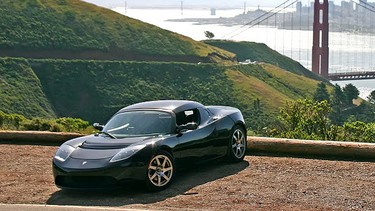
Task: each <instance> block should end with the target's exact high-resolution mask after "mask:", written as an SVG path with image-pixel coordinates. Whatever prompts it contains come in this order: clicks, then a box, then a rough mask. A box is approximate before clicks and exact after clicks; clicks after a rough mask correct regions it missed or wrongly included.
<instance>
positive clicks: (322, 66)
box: [226, 0, 375, 81]
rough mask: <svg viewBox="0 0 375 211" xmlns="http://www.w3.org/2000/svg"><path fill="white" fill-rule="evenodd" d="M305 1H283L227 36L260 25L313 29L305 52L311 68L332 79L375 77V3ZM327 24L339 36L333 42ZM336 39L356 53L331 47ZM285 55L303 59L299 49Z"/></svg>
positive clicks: (323, 0) (228, 36)
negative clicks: (308, 46) (308, 51)
mask: <svg viewBox="0 0 375 211" xmlns="http://www.w3.org/2000/svg"><path fill="white" fill-rule="evenodd" d="M305 2H307V6H305V7H304V6H303V5H302V2H301V0H287V1H284V2H283V3H281V4H280V5H278V6H276V7H275V8H273V9H271V10H269V11H265V12H264V13H262V14H260V15H259V16H258V17H256V18H254V19H252V20H251V21H249V22H247V23H245V24H243V25H241V26H240V27H239V28H237V29H236V30H234V31H232V32H230V33H229V34H227V35H226V37H227V38H233V37H235V36H237V35H239V34H241V33H243V32H244V31H246V30H248V29H250V28H253V27H256V26H260V25H265V26H267V27H268V26H274V27H275V28H282V29H291V30H312V45H311V46H312V48H311V54H309V53H307V56H310V58H308V59H306V58H305V59H304V60H305V61H306V60H309V61H310V65H311V70H312V71H313V72H314V73H316V74H319V75H320V76H322V77H324V78H327V79H330V80H334V81H336V80H361V79H375V68H374V65H375V62H373V58H375V57H374V55H373V54H374V53H375V49H374V47H371V46H370V45H369V44H370V43H371V44H374V42H375V41H374V40H375V38H374V36H373V34H374V32H375V24H374V22H375V21H374V20H375V19H374V18H375V4H371V3H367V0H351V1H350V2H346V1H342V2H341V6H336V5H335V4H334V3H333V2H332V1H328V0H306V1H305ZM330 28H332V33H336V34H334V36H335V37H336V38H337V37H339V39H338V40H339V41H337V40H336V41H335V42H336V43H334V42H331V41H330V40H329V38H330V34H331V32H330ZM294 39H295V40H294ZM298 40H299V37H298V36H297V37H293V35H292V37H291V45H293V44H294V45H295V44H296V43H297V42H300V41H298ZM283 41H284V35H283ZM337 42H340V44H341V46H346V47H347V48H351V47H354V48H356V49H355V50H354V52H355V53H354V54H349V53H348V51H349V50H348V49H342V47H341V49H339V50H337V49H335V50H334V51H332V50H331V51H330V44H332V45H335V44H337ZM285 48H286V46H285V45H284V43H283V47H282V52H281V53H283V54H284V55H287V53H286V52H284V50H285ZM279 51H280V50H279ZM287 56H290V57H292V58H293V59H295V60H297V61H301V60H303V59H301V50H299V54H298V56H295V55H294V54H293V51H292V50H290V55H287ZM308 63H309V62H307V64H308ZM330 63H331V65H330ZM305 66H306V65H305ZM307 68H310V67H307Z"/></svg>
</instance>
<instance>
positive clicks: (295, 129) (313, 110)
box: [279, 99, 331, 140]
mask: <svg viewBox="0 0 375 211" xmlns="http://www.w3.org/2000/svg"><path fill="white" fill-rule="evenodd" d="M330 111H331V107H330V106H329V104H328V102H327V101H325V100H324V101H321V102H313V101H311V100H307V99H304V100H297V101H295V102H294V101H292V102H287V104H286V105H285V106H284V107H283V108H281V109H280V115H279V118H280V120H281V123H282V124H283V125H284V127H283V129H282V130H281V131H279V133H280V136H282V137H285V138H298V139H322V140H326V139H329V138H331V137H330V136H331V134H330V129H331V125H330V121H329V118H328V115H329V113H330Z"/></svg>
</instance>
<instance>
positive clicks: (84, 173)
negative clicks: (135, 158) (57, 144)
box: [52, 159, 147, 189]
mask: <svg viewBox="0 0 375 211" xmlns="http://www.w3.org/2000/svg"><path fill="white" fill-rule="evenodd" d="M84 162H85V160H73V159H72V160H70V161H69V163H70V164H71V163H74V165H70V166H69V167H68V165H69V164H68V165H66V164H65V163H61V162H59V161H56V160H54V161H53V164H52V169H53V175H54V179H55V184H56V186H57V187H60V188H69V189H75V188H78V189H88V188H116V187H119V186H121V185H123V184H124V183H126V182H128V181H133V180H144V179H145V177H146V171H147V164H146V163H145V162H132V161H124V162H119V163H117V164H110V163H109V162H108V161H103V160H98V161H97V162H98V163H106V162H108V165H107V166H105V165H100V167H98V168H95V167H92V168H87V167H82V168H78V167H77V166H76V163H81V164H83V163H84ZM86 162H87V161H86ZM89 162H93V161H89ZM94 162H95V161H94ZM71 166H74V168H71Z"/></svg>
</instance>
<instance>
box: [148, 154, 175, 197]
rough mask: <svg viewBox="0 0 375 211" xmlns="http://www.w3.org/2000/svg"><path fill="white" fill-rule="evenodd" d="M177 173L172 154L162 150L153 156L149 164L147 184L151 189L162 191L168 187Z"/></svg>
mask: <svg viewBox="0 0 375 211" xmlns="http://www.w3.org/2000/svg"><path fill="white" fill-rule="evenodd" d="M174 173H175V164H174V159H173V157H172V155H170V154H169V153H168V152H166V151H161V152H159V153H157V154H156V155H155V156H153V157H152V158H151V160H150V162H149V164H148V168H147V177H146V184H147V187H148V189H149V190H151V191H161V190H164V189H165V188H167V187H168V186H169V185H170V184H171V182H172V180H173V178H174Z"/></svg>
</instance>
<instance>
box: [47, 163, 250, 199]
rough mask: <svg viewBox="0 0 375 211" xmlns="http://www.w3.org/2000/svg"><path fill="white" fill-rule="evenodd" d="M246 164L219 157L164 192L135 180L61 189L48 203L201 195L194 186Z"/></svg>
mask: <svg viewBox="0 0 375 211" xmlns="http://www.w3.org/2000/svg"><path fill="white" fill-rule="evenodd" d="M223 163H224V164H223ZM247 167H249V162H248V161H242V162H239V163H235V164H229V163H225V161H222V160H218V161H214V162H210V163H206V164H199V165H198V166H194V167H189V168H186V169H183V170H180V171H178V172H177V174H176V177H175V180H174V181H173V184H172V185H171V186H170V187H169V188H167V189H166V190H164V191H161V192H157V193H151V192H148V191H147V190H146V188H145V187H144V186H143V185H142V183H132V184H129V186H126V187H123V188H121V189H115V190H85V191H83V190H80V191H78V190H74V191H73V190H60V191H57V192H55V193H53V194H52V195H51V197H50V198H49V199H48V200H47V204H50V205H76V206H125V205H132V204H151V203H156V202H159V201H163V200H165V199H167V198H171V197H174V196H178V195H190V194H198V193H197V192H194V191H193V190H191V189H192V188H194V187H196V186H199V185H202V184H205V183H208V182H211V181H214V180H217V179H220V178H223V177H227V176H230V175H233V174H236V173H238V172H240V171H242V170H244V169H246V168H247Z"/></svg>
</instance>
